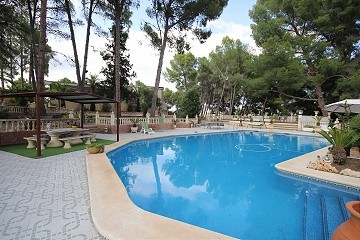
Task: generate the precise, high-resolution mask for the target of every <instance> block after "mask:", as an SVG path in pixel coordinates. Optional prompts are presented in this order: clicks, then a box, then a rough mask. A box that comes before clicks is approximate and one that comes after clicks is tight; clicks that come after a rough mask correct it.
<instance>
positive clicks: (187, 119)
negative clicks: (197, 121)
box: [185, 115, 189, 123]
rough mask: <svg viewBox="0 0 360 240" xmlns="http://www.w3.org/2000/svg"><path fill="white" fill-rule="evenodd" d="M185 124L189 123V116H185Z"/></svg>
mask: <svg viewBox="0 0 360 240" xmlns="http://www.w3.org/2000/svg"><path fill="white" fill-rule="evenodd" d="M185 123H189V116H188V115H186V119H185Z"/></svg>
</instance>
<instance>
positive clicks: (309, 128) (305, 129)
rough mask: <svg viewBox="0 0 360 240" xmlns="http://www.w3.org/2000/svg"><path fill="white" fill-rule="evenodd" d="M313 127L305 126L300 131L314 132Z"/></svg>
mask: <svg viewBox="0 0 360 240" xmlns="http://www.w3.org/2000/svg"><path fill="white" fill-rule="evenodd" d="M314 128H315V127H314V126H312V125H305V126H304V127H303V128H302V130H303V131H304V132H314Z"/></svg>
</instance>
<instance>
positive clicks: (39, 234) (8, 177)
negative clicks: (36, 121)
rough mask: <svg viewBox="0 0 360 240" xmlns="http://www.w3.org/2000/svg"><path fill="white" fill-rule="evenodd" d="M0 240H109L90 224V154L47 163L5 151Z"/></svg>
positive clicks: (1, 155)
mask: <svg viewBox="0 0 360 240" xmlns="http://www.w3.org/2000/svg"><path fill="white" fill-rule="evenodd" d="M0 239H2V240H7V239H104V238H103V237H102V236H100V234H99V233H98V232H97V231H96V229H95V227H94V224H93V223H92V220H91V215H90V199H89V191H88V182H87V173H86V160H85V150H82V151H77V152H72V153H68V154H63V155H57V156H52V157H47V158H43V159H30V158H25V157H21V156H18V155H14V154H11V153H6V152H2V151H0Z"/></svg>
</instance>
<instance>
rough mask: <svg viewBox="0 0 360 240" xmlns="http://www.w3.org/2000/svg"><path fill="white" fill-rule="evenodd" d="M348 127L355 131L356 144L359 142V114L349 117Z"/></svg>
mask: <svg viewBox="0 0 360 240" xmlns="http://www.w3.org/2000/svg"><path fill="white" fill-rule="evenodd" d="M349 128H350V129H351V130H353V131H354V132H355V134H356V135H357V137H358V140H357V144H360V114H358V115H356V116H355V117H353V118H351V119H350V121H349Z"/></svg>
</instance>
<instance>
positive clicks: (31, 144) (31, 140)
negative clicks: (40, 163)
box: [24, 136, 48, 149]
mask: <svg viewBox="0 0 360 240" xmlns="http://www.w3.org/2000/svg"><path fill="white" fill-rule="evenodd" d="M24 139H26V140H27V142H28V145H27V146H26V148H36V145H35V142H36V141H37V139H36V136H34V137H24ZM47 140H48V139H47V138H46V137H43V136H42V137H41V138H40V146H41V149H45V146H44V144H45V142H46V141H47Z"/></svg>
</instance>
